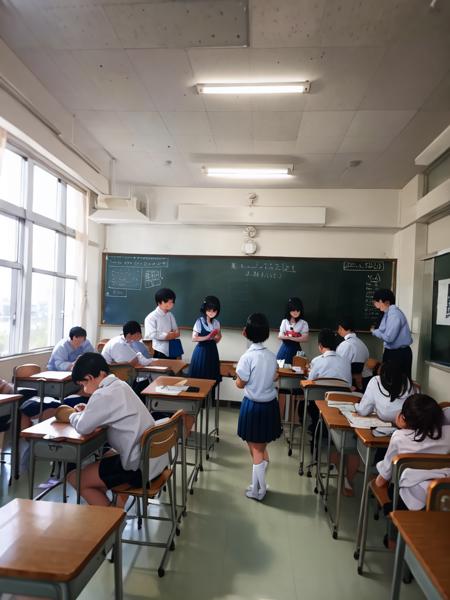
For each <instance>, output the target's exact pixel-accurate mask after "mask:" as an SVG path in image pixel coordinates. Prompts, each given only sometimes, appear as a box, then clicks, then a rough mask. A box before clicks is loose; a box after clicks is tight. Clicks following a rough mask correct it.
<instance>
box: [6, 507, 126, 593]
mask: <svg viewBox="0 0 450 600" xmlns="http://www.w3.org/2000/svg"><path fill="white" fill-rule="evenodd" d="M124 525H125V513H124V511H123V510H122V509H120V508H113V507H101V506H76V505H74V504H60V503H56V502H33V501H32V500H19V499H15V500H12V502H10V503H9V504H6V505H5V506H3V507H2V508H0V531H1V532H2V533H1V536H2V537H1V540H2V542H1V544H0V592H5V593H10V594H20V595H22V594H24V595H27V596H28V595H33V596H34V595H36V594H39V596H45V597H46V598H55V599H56V600H69V599H72V598H77V597H78V596H79V594H80V593H81V591H82V590H83V588H84V587H85V586H86V584H87V583H88V582H89V580H90V579H91V578H92V576H93V575H94V573H95V572H96V571H97V569H98V568H99V566H100V565H101V564H102V562H103V561H104V560H105V558H106V555H107V553H108V552H109V551H110V549H111V548H112V547H114V583H115V590H114V598H115V599H116V600H122V597H123V593H122V545H121V533H122V530H123V527H124Z"/></svg>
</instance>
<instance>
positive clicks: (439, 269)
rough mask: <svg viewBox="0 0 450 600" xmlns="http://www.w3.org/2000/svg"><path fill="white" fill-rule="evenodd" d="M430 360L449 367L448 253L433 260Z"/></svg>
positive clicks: (449, 278)
mask: <svg viewBox="0 0 450 600" xmlns="http://www.w3.org/2000/svg"><path fill="white" fill-rule="evenodd" d="M430 358H431V360H432V361H434V362H437V363H441V364H443V365H447V366H450V253H448V254H443V255H442V256H437V257H436V258H435V259H434V275H433V321H432V326H431V352H430Z"/></svg>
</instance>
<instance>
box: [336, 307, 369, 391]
mask: <svg viewBox="0 0 450 600" xmlns="http://www.w3.org/2000/svg"><path fill="white" fill-rule="evenodd" d="M353 329H354V328H353V319H351V318H350V317H342V318H341V319H340V320H339V321H338V329H337V332H338V335H339V336H340V337H342V338H344V341H343V342H341V343H340V344H339V346H338V347H337V348H336V354H337V355H338V356H342V358H346V359H347V360H349V361H350V365H351V370H352V375H353V379H354V380H355V381H354V383H355V387H356V388H358V389H360V388H361V385H356V384H357V383H358V379H359V383H362V389H363V390H365V389H366V387H367V384H368V382H369V379H370V378H371V377H372V375H373V373H372V371H371V370H370V369H368V368H367V367H366V366H365V365H366V362H367V361H368V359H369V350H368V349H367V346H366V345H365V343H364V342H363V341H362V340H361V339H360V338H359V337H358V336H357V335H356V333H355V332H354V330H353ZM355 375H356V376H358V375H359V376H360V377H355Z"/></svg>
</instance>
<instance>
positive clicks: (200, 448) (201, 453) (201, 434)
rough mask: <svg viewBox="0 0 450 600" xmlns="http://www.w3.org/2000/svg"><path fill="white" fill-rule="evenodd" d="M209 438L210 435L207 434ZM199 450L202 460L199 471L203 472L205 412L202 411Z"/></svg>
mask: <svg viewBox="0 0 450 600" xmlns="http://www.w3.org/2000/svg"><path fill="white" fill-rule="evenodd" d="M206 437H208V434H206ZM206 443H208V441H206ZM198 449H199V452H200V460H199V463H198V469H199V471H203V410H202V409H200V443H199V444H198Z"/></svg>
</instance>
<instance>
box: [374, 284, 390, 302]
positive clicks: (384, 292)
mask: <svg viewBox="0 0 450 600" xmlns="http://www.w3.org/2000/svg"><path fill="white" fill-rule="evenodd" d="M380 300H381V302H389V304H395V295H394V292H393V291H392V290H388V289H384V288H382V289H379V290H375V292H374V294H373V301H374V302H380Z"/></svg>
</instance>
